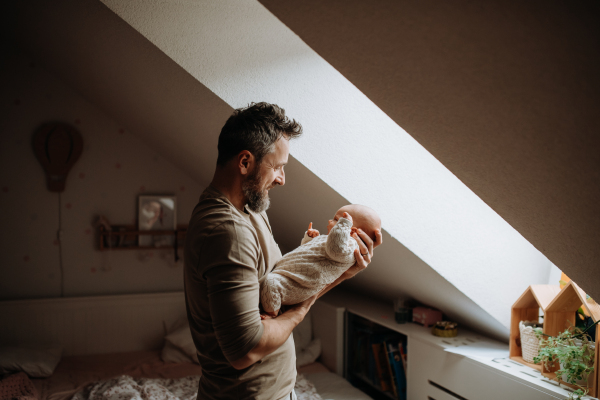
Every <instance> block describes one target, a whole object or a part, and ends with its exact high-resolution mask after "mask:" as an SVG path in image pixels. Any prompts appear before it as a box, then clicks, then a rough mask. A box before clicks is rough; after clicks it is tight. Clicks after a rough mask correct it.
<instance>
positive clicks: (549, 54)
mask: <svg viewBox="0 0 600 400" xmlns="http://www.w3.org/2000/svg"><path fill="white" fill-rule="evenodd" d="M260 2H261V3H262V4H263V5H265V6H266V7H267V8H268V9H269V10H270V11H271V12H273V13H274V14H275V16H277V17H278V18H279V19H280V20H281V21H282V22H283V23H285V24H286V25H287V26H288V27H289V28H290V29H292V30H293V31H294V32H295V33H296V34H298V35H299V36H300V38H301V39H302V40H304V41H305V42H306V43H307V44H308V45H309V46H311V48H312V49H314V50H315V51H316V52H317V53H319V55H321V56H322V57H323V58H325V59H326V60H327V61H328V62H330V63H331V65H332V66H333V67H335V68H336V69H337V70H338V71H340V72H341V73H342V74H343V75H344V76H345V77H346V78H348V79H349V80H350V81H351V82H352V83H353V84H355V85H356V86H357V87H358V88H359V89H360V90H361V91H362V92H363V93H364V94H365V95H367V96H368V97H369V99H371V100H372V101H373V102H374V103H375V104H377V105H378V106H379V107H380V108H381V109H382V110H383V111H384V112H385V113H386V114H387V115H389V116H390V117H391V118H392V119H393V120H394V121H395V122H396V123H398V125H400V126H402V127H403V128H405V129H406V130H407V131H408V132H409V133H410V134H411V136H413V137H414V138H415V139H416V140H417V141H418V142H419V143H420V144H422V145H423V146H424V147H425V148H426V149H427V150H428V151H430V152H431V154H433V155H434V156H435V157H436V158H437V159H438V160H440V161H441V162H442V163H443V164H444V166H446V167H447V168H448V169H449V170H450V171H452V173H454V174H455V175H456V176H457V177H458V178H459V179H460V180H461V181H462V182H464V183H465V184H466V185H467V186H468V187H469V188H470V189H471V190H473V191H474V192H475V193H476V194H477V195H478V196H479V197H480V198H481V199H482V200H483V201H485V202H486V204H488V205H489V206H490V207H492V208H493V209H494V210H495V211H496V212H497V213H498V214H499V215H501V216H502V217H503V218H504V219H505V220H506V221H507V222H508V223H509V224H510V225H511V226H513V227H514V228H515V229H516V230H517V231H519V232H520V233H521V234H522V235H523V236H524V237H525V238H526V239H527V240H528V241H529V242H531V243H532V244H533V245H534V246H535V247H536V248H537V249H538V250H540V251H541V252H542V253H543V254H544V255H546V256H547V257H548V258H549V259H550V260H551V261H552V262H553V263H554V264H555V265H557V266H558V267H559V268H560V269H562V270H563V271H564V272H565V273H567V275H569V277H571V278H572V279H574V280H575V281H576V282H578V284H580V285H581V287H582V288H583V289H584V290H585V291H586V292H587V293H589V294H590V295H591V296H592V297H594V298H600V285H599V283H600V268H599V265H600V245H599V244H600V229H599V228H598V227H599V226H600V205H599V204H600V202H599V201H598V200H599V199H600V156H599V154H600V134H599V127H598V110H600V74H599V73H598V71H600V24H599V23H598V21H599V20H600V3H598V2H597V1H595V0H587V1H577V2H575V3H573V2H564V1H547V0H539V1H538V0H536V1H527V2H518V1H517V2H515V1H510V0H492V1H483V2H481V1H480V2H472V1H468V0H459V1H452V2H446V1H434V2H418V1H412V2H411V1H378V2H365V1H346V0H332V1H318V0H291V1H277V0H260ZM510 278H511V280H515V279H518V276H511V277H510Z"/></svg>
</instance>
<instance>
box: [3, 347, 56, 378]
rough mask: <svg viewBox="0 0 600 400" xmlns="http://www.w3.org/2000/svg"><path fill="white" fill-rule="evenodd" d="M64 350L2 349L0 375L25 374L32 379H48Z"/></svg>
mask: <svg viewBox="0 0 600 400" xmlns="http://www.w3.org/2000/svg"><path fill="white" fill-rule="evenodd" d="M61 354H62V349H60V348H53V349H44V350H39V349H28V348H23V347H0V374H6V373H12V372H21V371H23V372H25V373H26V374H27V375H29V376H30V377H32V378H48V377H49V376H52V374H53V373H54V369H55V368H56V365H57V364H58V363H59V361H60V356H61Z"/></svg>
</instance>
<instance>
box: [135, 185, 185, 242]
mask: <svg viewBox="0 0 600 400" xmlns="http://www.w3.org/2000/svg"><path fill="white" fill-rule="evenodd" d="M176 229H177V197H175V196H161V195H153V196H148V195H144V196H139V197H138V230H139V231H174V230H176ZM174 243H175V235H139V236H138V245H139V246H140V247H142V246H153V247H163V246H173V245H174Z"/></svg>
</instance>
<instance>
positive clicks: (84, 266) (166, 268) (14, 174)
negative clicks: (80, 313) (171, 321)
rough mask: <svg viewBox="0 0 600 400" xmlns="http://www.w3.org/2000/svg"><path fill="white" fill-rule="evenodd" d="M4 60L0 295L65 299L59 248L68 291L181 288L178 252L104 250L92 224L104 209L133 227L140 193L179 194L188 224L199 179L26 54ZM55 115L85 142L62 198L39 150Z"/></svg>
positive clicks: (0, 116)
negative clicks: (37, 135)
mask: <svg viewBox="0 0 600 400" xmlns="http://www.w3.org/2000/svg"><path fill="white" fill-rule="evenodd" d="M4 67H5V70H4V73H3V74H2V75H1V76H0V84H1V85H2V88H3V91H2V101H3V104H4V105H3V107H2V108H1V109H0V112H1V114H0V131H1V132H2V135H0V170H1V171H2V173H0V208H1V209H2V210H3V212H2V213H1V214H0V226H2V240H0V266H1V267H0V299H9V298H10V299H12V298H31V297H53V296H59V295H60V278H61V273H60V270H61V268H60V263H61V260H60V252H59V249H62V266H63V270H64V292H65V295H67V296H72V295H92V294H114V293H137V292H157V291H171V290H181V289H182V288H183V285H182V267H181V262H179V263H178V264H175V263H174V260H173V251H171V250H161V251H131V250H124V251H112V252H100V251H98V250H97V249H96V247H97V234H96V231H95V229H94V227H93V225H92V223H93V221H94V219H95V217H96V216H97V215H104V216H106V217H107V218H108V219H109V220H110V221H111V222H112V223H114V224H133V223H134V222H135V220H136V213H137V196H138V195H139V194H141V193H145V194H155V193H160V194H174V195H176V196H177V206H178V210H177V214H178V221H179V223H187V221H188V218H189V215H190V214H191V211H192V209H193V207H194V205H195V203H196V201H197V198H198V196H199V193H200V191H201V188H200V186H199V184H198V183H196V181H195V180H193V179H191V178H190V177H189V176H187V175H186V174H185V173H183V172H182V171H181V170H179V169H178V168H176V167H174V166H173V165H172V164H171V163H170V162H168V161H167V160H166V159H165V158H164V157H163V156H162V155H160V154H158V153H157V152H155V151H153V150H151V149H150V148H149V147H148V146H147V144H146V143H145V142H144V141H143V140H140V139H138V138H137V137H135V136H134V135H132V134H131V132H130V131H129V130H128V129H127V128H126V127H125V126H123V125H120V124H119V122H117V121H115V120H113V119H112V118H111V117H110V116H108V115H106V114H105V113H103V112H102V111H101V110H99V109H98V108H97V107H95V106H94V105H93V104H91V103H89V102H88V101H87V100H85V99H84V98H83V97H81V96H80V95H79V94H78V93H76V92H74V91H73V90H72V89H71V88H70V87H68V86H66V85H65V84H63V83H62V82H61V81H60V80H58V79H57V78H55V77H54V76H53V75H51V74H50V73H48V72H47V71H46V70H44V68H43V67H42V66H40V65H39V64H36V63H35V62H33V61H32V60H31V59H30V58H29V57H28V56H27V55H26V54H11V55H8V56H7V57H6V61H5V62H4ZM55 120H57V121H63V122H66V123H70V124H72V125H73V126H75V127H76V128H77V129H78V130H79V131H80V133H81V135H82V136H83V141H84V150H83V153H82V155H81V158H80V159H79V161H78V162H77V163H76V164H75V165H74V167H73V169H72V170H71V172H70V174H69V177H68V179H67V184H66V190H65V191H64V192H63V193H61V194H60V195H59V194H56V193H51V192H49V191H48V190H47V189H46V182H45V176H44V173H43V170H42V167H41V165H40V164H39V163H38V161H37V159H36V158H35V156H34V154H33V150H32V147H31V138H32V135H33V132H34V130H35V129H36V128H37V127H38V126H39V125H40V124H41V123H43V122H47V121H55ZM59 198H60V200H59ZM59 201H60V202H59ZM59 224H60V225H59ZM59 226H61V227H62V240H61V242H60V243H59V242H58V241H57V240H56V239H57V231H58V229H59Z"/></svg>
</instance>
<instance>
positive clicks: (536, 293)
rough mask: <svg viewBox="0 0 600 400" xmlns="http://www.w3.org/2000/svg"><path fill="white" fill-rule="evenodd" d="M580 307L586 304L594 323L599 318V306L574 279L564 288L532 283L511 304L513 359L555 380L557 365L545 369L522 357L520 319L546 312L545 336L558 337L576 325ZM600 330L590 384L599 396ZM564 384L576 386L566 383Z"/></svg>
mask: <svg viewBox="0 0 600 400" xmlns="http://www.w3.org/2000/svg"><path fill="white" fill-rule="evenodd" d="M579 307H583V308H584V309H585V310H586V311H587V312H588V313H589V314H590V316H591V317H592V320H593V321H594V322H596V321H598V319H600V306H599V305H598V304H597V303H596V302H594V301H592V300H591V299H588V298H587V295H586V294H585V292H584V291H583V290H581V288H580V287H579V286H577V284H575V282H573V281H570V282H569V283H568V284H567V285H566V286H565V287H564V288H562V290H561V289H560V288H559V286H558V285H556V286H554V285H531V286H529V288H527V290H526V291H525V292H524V293H523V294H522V295H521V297H519V299H518V300H517V301H516V302H515V304H514V305H513V306H512V316H511V324H510V344H509V348H510V358H511V359H512V360H514V361H517V362H519V363H521V364H524V365H526V366H528V367H530V368H534V369H536V370H538V371H540V372H541V374H542V375H543V376H545V377H546V378H548V379H552V380H555V379H556V373H555V372H554V371H556V369H558V368H555V369H554V370H553V371H550V370H548V369H546V367H544V366H543V365H541V364H532V363H528V362H526V361H524V360H523V357H522V350H521V346H519V344H518V339H520V332H519V322H520V321H531V320H537V319H538V316H539V310H540V309H541V310H542V311H543V312H544V329H543V332H544V334H546V335H550V336H556V335H558V334H559V333H560V332H563V331H564V330H565V329H567V328H569V326H571V325H572V326H575V318H576V314H577V310H578V309H579ZM599 338H600V330H598V329H597V330H596V337H595V338H594V340H595V341H596V355H595V368H594V372H593V380H592V385H591V386H590V387H589V395H591V396H594V397H598V394H600V391H599V390H598V389H599V387H598V386H599V385H598V382H599V373H598V365H600V346H599V345H600V340H599ZM561 383H562V384H563V385H566V386H569V387H571V388H575V386H573V385H570V384H568V383H566V382H562V381H561Z"/></svg>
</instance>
